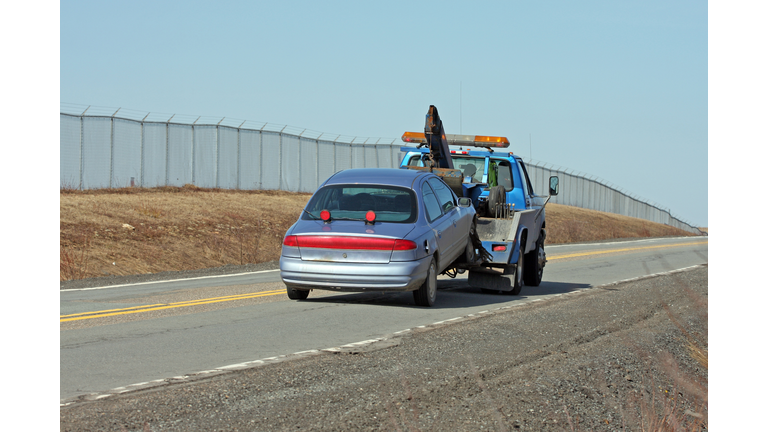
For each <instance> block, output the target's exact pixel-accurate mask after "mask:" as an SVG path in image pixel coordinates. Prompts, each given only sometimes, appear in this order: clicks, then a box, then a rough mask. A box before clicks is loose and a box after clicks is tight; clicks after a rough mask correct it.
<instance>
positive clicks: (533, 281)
mask: <svg viewBox="0 0 768 432" xmlns="http://www.w3.org/2000/svg"><path fill="white" fill-rule="evenodd" d="M546 260H547V254H546V253H544V243H543V242H542V241H541V235H539V240H537V241H536V249H534V250H532V251H530V252H528V253H527V254H526V255H525V284H526V285H528V286H539V285H540V284H541V278H542V276H544V264H545V263H546Z"/></svg>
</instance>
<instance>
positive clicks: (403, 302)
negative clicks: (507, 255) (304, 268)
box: [302, 279, 591, 309]
mask: <svg viewBox="0 0 768 432" xmlns="http://www.w3.org/2000/svg"><path fill="white" fill-rule="evenodd" d="M590 286H591V285H590V284H586V283H568V282H542V283H541V285H539V286H538V287H528V286H523V290H522V292H521V293H520V295H516V296H515V295H510V294H506V293H498V294H495V293H485V292H483V291H481V290H480V288H474V287H472V286H470V285H469V284H468V283H467V280H466V279H450V280H446V279H441V280H438V282H437V289H438V291H437V301H436V302H435V305H434V306H433V307H432V308H430V309H463V308H471V307H478V306H500V305H503V304H506V303H514V302H518V301H525V300H532V299H536V298H543V297H546V296H550V295H555V294H564V293H568V292H572V291H577V290H580V289H584V288H589V287H590ZM325 292H326V293H328V291H325ZM302 301H303V302H308V303H347V304H366V305H372V306H397V307H413V308H418V309H421V307H419V306H416V305H415V304H414V300H413V294H412V293H411V292H382V291H371V292H365V293H343V292H340V293H339V294H338V295H327V294H326V295H323V296H322V297H314V298H313V297H312V294H310V295H309V298H307V299H306V300H302Z"/></svg>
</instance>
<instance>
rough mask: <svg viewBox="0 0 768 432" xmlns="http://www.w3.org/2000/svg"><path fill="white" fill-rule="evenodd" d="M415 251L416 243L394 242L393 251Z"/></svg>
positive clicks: (407, 241) (406, 241)
mask: <svg viewBox="0 0 768 432" xmlns="http://www.w3.org/2000/svg"><path fill="white" fill-rule="evenodd" d="M414 249H416V243H414V242H412V241H410V240H395V247H394V249H393V250H396V251H404V250H414Z"/></svg>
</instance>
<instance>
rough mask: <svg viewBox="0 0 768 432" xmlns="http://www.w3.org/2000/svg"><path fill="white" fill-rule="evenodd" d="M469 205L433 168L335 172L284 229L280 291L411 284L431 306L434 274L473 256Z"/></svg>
mask: <svg viewBox="0 0 768 432" xmlns="http://www.w3.org/2000/svg"><path fill="white" fill-rule="evenodd" d="M474 223H475V209H474V208H473V207H472V205H471V201H470V200H469V199H468V198H457V197H456V195H455V194H454V193H453V191H451V189H450V188H449V187H448V186H447V185H446V184H445V183H444V182H443V181H442V180H441V179H440V178H439V177H438V176H436V175H434V174H432V173H429V172H425V171H416V170H408V169H384V168H374V169H371V168H364V169H350V170H344V171H340V172H338V173H336V174H334V175H333V176H331V178H329V179H328V180H326V181H325V182H324V183H323V184H322V185H321V186H320V188H318V190H317V191H316V192H315V194H314V195H313V196H312V198H311V199H310V200H309V202H308V203H307V206H306V208H305V209H304V211H303V212H302V214H301V216H300V217H299V220H298V221H297V222H296V223H295V224H294V225H293V226H291V228H289V229H288V232H286V235H285V238H284V240H283V248H282V254H281V256H280V277H281V278H282V280H283V282H284V283H285V285H286V287H287V292H288V297H290V298H291V299H295V300H303V299H306V298H307V296H308V295H309V291H310V290H312V289H327V290H337V291H358V292H359V291H413V296H414V299H415V301H416V304H417V305H420V306H432V305H433V304H434V303H435V298H436V295H437V275H438V274H440V273H442V272H443V271H445V270H446V269H450V268H452V264H453V263H454V262H455V261H457V260H468V261H472V260H473V259H474V254H475V250H474V247H473V245H472V241H471V239H470V230H471V229H473V224H474Z"/></svg>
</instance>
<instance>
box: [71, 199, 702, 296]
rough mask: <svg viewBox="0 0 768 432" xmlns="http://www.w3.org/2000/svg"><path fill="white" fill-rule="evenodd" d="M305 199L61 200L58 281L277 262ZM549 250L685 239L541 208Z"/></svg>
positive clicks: (669, 231) (663, 228) (636, 224)
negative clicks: (604, 242)
mask: <svg viewBox="0 0 768 432" xmlns="http://www.w3.org/2000/svg"><path fill="white" fill-rule="evenodd" d="M309 197H310V195H309V194H300V193H291V192H282V191H232V190H222V189H200V188H197V187H194V186H185V187H181V188H178V187H163V188H155V189H142V188H125V189H104V190H93V191H72V190H62V191H61V194H60V237H59V241H60V248H61V251H60V264H61V265H60V276H61V280H62V281H66V280H74V279H85V278H95V277H104V276H128V275H140V274H149V273H159V272H166V271H189V270H198V269H205V268H213V267H221V266H226V265H236V266H239V265H246V264H255V263H265V262H270V261H276V260H277V259H278V258H279V256H280V247H281V242H282V239H283V236H284V235H285V232H286V230H287V229H288V228H289V227H290V226H291V225H292V224H293V223H294V222H295V221H296V219H297V218H298V216H299V214H300V213H301V209H302V208H303V207H304V205H305V204H306V202H307V200H308V199H309ZM546 211H547V233H548V237H547V243H549V244H553V243H570V242H583V241H593V240H605V239H614V238H632V237H662V236H676V235H690V234H689V233H687V232H685V231H682V230H679V229H676V228H673V227H671V226H668V225H662V224H657V223H653V222H648V221H645V220H642V219H635V218H630V217H626V216H620V215H615V214H610V213H601V212H596V211H593V210H585V209H580V208H576V207H568V206H563V205H557V204H549V205H547V210H546Z"/></svg>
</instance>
